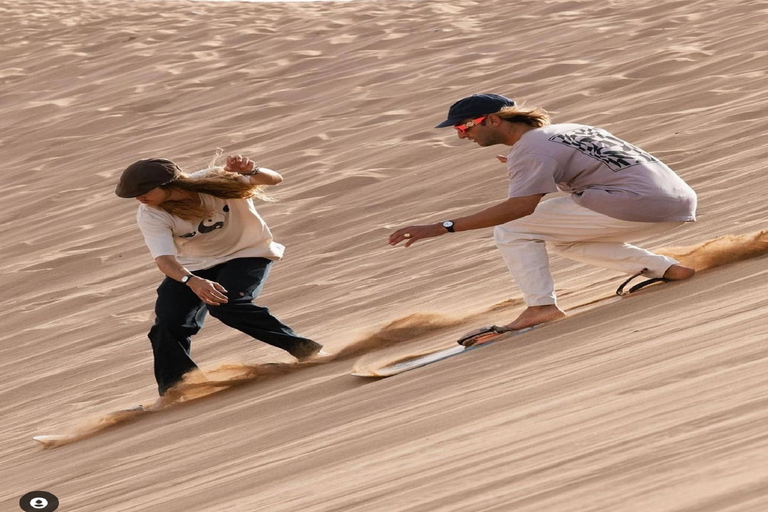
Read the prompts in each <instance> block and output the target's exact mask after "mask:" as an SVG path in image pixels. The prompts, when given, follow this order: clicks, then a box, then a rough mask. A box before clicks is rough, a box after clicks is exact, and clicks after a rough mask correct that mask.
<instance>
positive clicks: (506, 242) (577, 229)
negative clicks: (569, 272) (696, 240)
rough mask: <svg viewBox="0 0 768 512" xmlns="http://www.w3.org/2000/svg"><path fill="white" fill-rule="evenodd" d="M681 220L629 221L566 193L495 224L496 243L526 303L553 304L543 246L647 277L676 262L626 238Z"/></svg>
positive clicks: (552, 286)
mask: <svg viewBox="0 0 768 512" xmlns="http://www.w3.org/2000/svg"><path fill="white" fill-rule="evenodd" d="M681 224H684V222H632V221H626V220H619V219H614V218H613V217H608V216H607V215H603V214H602V213H597V212H595V211H592V210H590V209H588V208H584V207H583V206H579V205H578V204H576V202H575V201H574V200H573V199H572V198H571V196H568V197H557V198H554V199H549V200H547V201H543V202H541V203H539V205H538V206H537V207H536V210H535V211H534V212H533V213H532V214H531V215H529V216H527V217H523V218H521V219H517V220H513V221H512V222H508V223H506V224H502V225H500V226H496V228H495V229H494V238H495V240H496V246H497V247H498V248H499V250H500V251H501V255H502V256H503V258H504V261H505V262H506V264H507V267H508V268H509V271H510V273H511V274H512V277H513V278H514V279H515V282H516V283H517V285H518V286H519V287H520V289H521V290H522V292H523V300H524V301H525V303H526V304H527V305H528V306H545V305H550V304H556V303H557V300H556V297H555V283H554V281H553V280H552V274H550V272H549V257H548V254H547V245H548V246H549V247H550V248H551V249H552V251H553V252H555V253H557V254H560V255H561V256H564V257H566V258H568V259H571V260H575V261H579V262H581V263H587V264H590V265H596V266H599V267H604V268H608V269H611V270H617V271H619V272H626V273H628V274H635V273H638V272H641V271H642V270H643V269H648V270H647V272H646V275H647V276H648V277H662V276H663V275H664V272H666V271H667V269H668V268H669V267H670V266H672V265H674V264H675V263H677V261H675V260H674V259H672V258H668V257H667V256H661V255H658V254H654V253H652V252H650V251H646V250H645V249H641V248H639V247H635V246H634V245H630V244H628V243H627V242H628V241H632V240H640V239H642V238H646V237H648V236H652V235H655V234H658V233H663V232H664V231H668V230H670V229H672V228H675V227H677V226H680V225H681Z"/></svg>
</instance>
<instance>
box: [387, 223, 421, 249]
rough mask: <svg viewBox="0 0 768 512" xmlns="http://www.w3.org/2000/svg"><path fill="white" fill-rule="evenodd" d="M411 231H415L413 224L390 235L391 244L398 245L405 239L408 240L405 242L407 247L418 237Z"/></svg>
mask: <svg viewBox="0 0 768 512" xmlns="http://www.w3.org/2000/svg"><path fill="white" fill-rule="evenodd" d="M411 231H413V229H412V226H409V227H407V228H402V229H398V230H397V231H395V232H394V233H392V234H391V235H389V245H397V244H399V243H400V242H402V241H403V240H407V242H406V243H405V247H408V246H409V245H411V244H412V243H413V242H415V241H416V239H417V238H416V237H414V235H413V233H411Z"/></svg>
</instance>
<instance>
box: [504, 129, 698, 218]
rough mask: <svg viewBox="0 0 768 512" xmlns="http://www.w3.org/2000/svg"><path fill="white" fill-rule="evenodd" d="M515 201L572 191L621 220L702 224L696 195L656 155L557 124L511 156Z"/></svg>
mask: <svg viewBox="0 0 768 512" xmlns="http://www.w3.org/2000/svg"><path fill="white" fill-rule="evenodd" d="M507 169H508V171H509V197H524V196H530V195H535V194H548V193H551V192H558V191H563V192H570V193H571V194H573V199H574V201H576V203H578V204H579V205H581V206H584V207H585V208H589V209H590V210H594V211H596V212H598V213H602V214H604V215H608V216H609V217H613V218H616V219H621V220H628V221H635V222H679V221H694V220H696V192H694V191H693V189H692V188H691V187H689V186H688V184H687V183H685V182H684V181H683V180H682V178H680V177H679V176H678V175H677V174H675V172H674V171H672V169H670V168H669V167H667V166H666V165H665V164H664V163H662V162H661V161H660V160H659V159H657V158H656V157H654V156H653V155H651V154H649V153H646V152H645V151H643V150H642V149H640V148H638V147H636V146H634V145H632V144H630V143H628V142H625V141H623V140H621V139H619V138H618V137H615V136H613V135H611V134H610V133H608V132H607V131H605V130H602V129H600V128H594V127H592V126H586V125H581V124H554V125H550V126H545V127H542V128H536V129H534V130H531V131H529V132H527V133H525V134H524V135H523V136H522V137H521V138H520V140H519V141H518V142H516V143H515V144H514V145H513V146H512V149H510V151H509V154H508V155H507Z"/></svg>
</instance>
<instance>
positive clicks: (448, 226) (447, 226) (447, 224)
mask: <svg viewBox="0 0 768 512" xmlns="http://www.w3.org/2000/svg"><path fill="white" fill-rule="evenodd" d="M443 227H444V228H445V229H447V230H448V232H449V233H453V232H455V231H456V230H455V229H454V228H453V221H452V220H446V221H445V222H443Z"/></svg>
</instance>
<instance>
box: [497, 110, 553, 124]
mask: <svg viewBox="0 0 768 512" xmlns="http://www.w3.org/2000/svg"><path fill="white" fill-rule="evenodd" d="M496 115H497V116H499V117H500V118H502V119H504V120H506V121H509V122H510V123H524V124H527V125H528V126H533V127H535V128H541V127H542V126H548V125H549V124H550V119H549V112H547V111H546V110H544V109H543V108H541V107H530V108H526V107H523V106H513V107H504V108H502V109H501V110H500V111H498V112H496Z"/></svg>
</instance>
